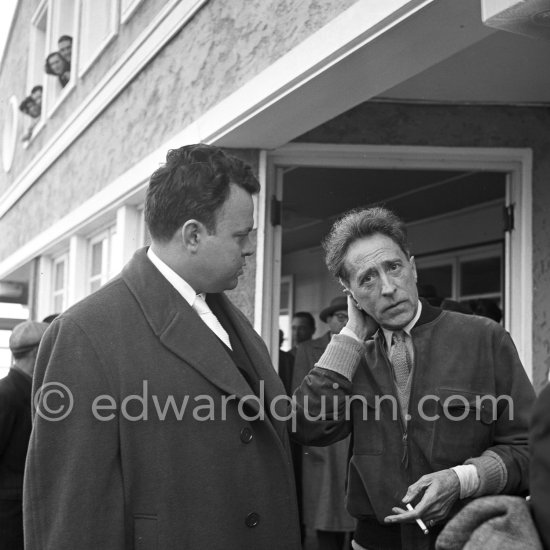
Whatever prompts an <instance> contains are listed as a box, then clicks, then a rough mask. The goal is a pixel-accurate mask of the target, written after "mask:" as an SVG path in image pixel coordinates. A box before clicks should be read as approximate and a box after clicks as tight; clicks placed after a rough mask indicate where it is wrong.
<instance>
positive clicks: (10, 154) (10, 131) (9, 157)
mask: <svg viewBox="0 0 550 550" xmlns="http://www.w3.org/2000/svg"><path fill="white" fill-rule="evenodd" d="M5 113H6V115H5V119H4V127H3V128H2V165H3V167H4V172H6V173H8V172H9V171H10V170H11V167H12V165H13V159H14V157H15V149H16V145H17V128H18V125H19V106H18V104H17V98H16V97H15V96H14V95H13V96H11V97H10V100H9V102H8V104H7V105H6V107H5Z"/></svg>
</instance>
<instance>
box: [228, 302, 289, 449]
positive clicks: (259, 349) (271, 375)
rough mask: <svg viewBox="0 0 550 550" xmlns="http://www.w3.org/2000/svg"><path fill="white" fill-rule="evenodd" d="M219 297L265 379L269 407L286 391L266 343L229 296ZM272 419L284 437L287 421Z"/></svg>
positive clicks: (249, 354)
mask: <svg viewBox="0 0 550 550" xmlns="http://www.w3.org/2000/svg"><path fill="white" fill-rule="evenodd" d="M218 299H219V301H220V305H221V306H222V307H223V308H224V310H225V311H226V313H227V316H228V318H229V320H230V321H231V323H232V324H233V327H234V328H235V331H236V332H237V334H238V335H239V338H240V339H241V342H242V344H243V347H244V349H245V351H246V353H247V354H248V357H249V359H250V362H251V363H252V365H254V369H255V370H256V372H257V374H258V377H259V379H260V380H263V381H264V391H265V403H266V406H268V407H269V404H270V403H272V402H273V400H274V399H276V398H277V396H280V395H286V392H285V388H284V386H283V383H282V382H281V379H280V378H279V376H278V374H277V373H276V371H275V369H274V368H273V365H272V362H271V357H270V356H269V354H268V353H267V349H266V347H265V344H264V342H263V340H262V339H261V338H260V336H258V334H257V333H256V332H255V331H254V329H252V327H251V326H250V323H249V321H248V320H247V319H246V317H245V316H244V314H243V313H242V312H241V311H240V310H239V309H237V308H236V307H235V306H234V305H233V304H232V303H231V301H230V300H229V299H228V298H227V296H225V295H224V294H219V295H218ZM278 410H279V409H278ZM281 416H282V415H281ZM270 419H271V421H272V423H273V425H274V427H275V429H276V430H277V432H278V433H279V436H280V437H281V439H283V437H284V436H283V433H284V432H285V431H286V429H287V426H286V422H285V421H282V420H278V419H277V418H276V417H274V416H273V415H270Z"/></svg>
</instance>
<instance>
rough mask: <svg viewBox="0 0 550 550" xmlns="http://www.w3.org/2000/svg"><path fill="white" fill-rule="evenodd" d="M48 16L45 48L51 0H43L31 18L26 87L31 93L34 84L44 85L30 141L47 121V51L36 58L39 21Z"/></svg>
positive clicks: (46, 39) (46, 41) (45, 41)
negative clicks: (38, 72)
mask: <svg viewBox="0 0 550 550" xmlns="http://www.w3.org/2000/svg"><path fill="white" fill-rule="evenodd" d="M44 16H45V17H46V33H45V38H44V43H45V48H44V49H46V47H47V44H48V17H49V0H42V2H40V4H39V5H38V7H37V8H36V10H35V11H34V14H33V16H32V18H31V32H30V48H29V52H30V57H29V64H28V67H27V87H26V93H28V94H30V91H31V89H32V88H33V87H34V86H38V85H40V86H42V108H41V111H40V119H39V120H38V123H37V124H36V126H35V127H34V128H33V130H32V133H31V138H30V140H29V143H30V142H32V141H33V140H34V138H35V137H36V136H37V135H38V133H39V132H40V130H42V128H43V127H44V125H45V121H46V105H47V102H46V94H47V88H48V85H47V80H46V77H47V76H48V75H47V74H46V73H45V71H44V61H45V59H46V58H45V55H44V54H45V51H44V52H42V59H40V60H38V59H37V58H36V56H37V52H36V42H37V35H38V32H39V31H38V23H39V21H40V20H41V19H42V18H43V17H44ZM37 65H38V67H39V69H40V76H41V80H40V82H35V71H34V69H35V67H36V66H37Z"/></svg>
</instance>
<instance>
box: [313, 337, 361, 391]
mask: <svg viewBox="0 0 550 550" xmlns="http://www.w3.org/2000/svg"><path fill="white" fill-rule="evenodd" d="M364 352H365V344H363V343H362V342H359V341H358V340H355V339H353V338H351V337H349V336H342V335H340V334H335V335H334V336H333V337H332V339H331V341H330V344H329V345H328V346H327V349H326V350H325V353H323V355H322V357H321V359H319V362H318V363H316V365H315V366H316V367H321V368H323V369H327V370H331V371H333V372H337V373H339V374H341V375H342V376H345V377H346V378H347V379H348V380H349V381H350V382H351V381H352V379H353V376H354V374H355V371H356V370H357V367H358V366H359V362H360V361H361V356H362V355H363V353H364Z"/></svg>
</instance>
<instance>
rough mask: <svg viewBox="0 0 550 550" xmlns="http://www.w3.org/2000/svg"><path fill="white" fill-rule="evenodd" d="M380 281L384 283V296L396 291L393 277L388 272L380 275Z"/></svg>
mask: <svg viewBox="0 0 550 550" xmlns="http://www.w3.org/2000/svg"><path fill="white" fill-rule="evenodd" d="M380 281H381V283H382V295H383V296H389V295H390V294H393V293H394V292H395V284H394V283H393V281H392V279H391V277H388V276H387V274H386V273H382V275H381V276H380Z"/></svg>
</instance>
